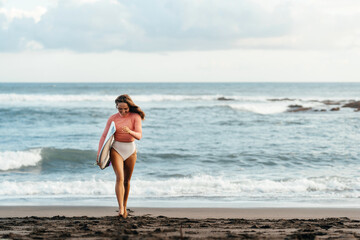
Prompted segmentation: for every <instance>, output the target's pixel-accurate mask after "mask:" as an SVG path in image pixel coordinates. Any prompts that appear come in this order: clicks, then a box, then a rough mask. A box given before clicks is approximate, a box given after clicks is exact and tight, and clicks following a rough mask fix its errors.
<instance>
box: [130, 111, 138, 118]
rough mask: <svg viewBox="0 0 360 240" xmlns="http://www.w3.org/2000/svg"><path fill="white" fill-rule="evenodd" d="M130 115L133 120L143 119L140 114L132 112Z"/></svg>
mask: <svg viewBox="0 0 360 240" xmlns="http://www.w3.org/2000/svg"><path fill="white" fill-rule="evenodd" d="M129 115H130V117H131V118H132V119H141V117H140V115H139V114H138V113H134V112H130V114H129Z"/></svg>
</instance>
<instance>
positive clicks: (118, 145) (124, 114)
mask: <svg viewBox="0 0 360 240" xmlns="http://www.w3.org/2000/svg"><path fill="white" fill-rule="evenodd" d="M115 104H116V108H117V110H118V113H116V114H114V115H112V116H110V118H109V119H108V121H107V124H106V127H105V130H104V133H103V134H102V136H101V139H100V143H99V151H98V156H99V152H100V149H101V146H102V145H103V143H104V141H105V137H106V133H107V132H108V130H109V127H110V124H111V122H112V121H114V122H115V126H116V132H115V141H114V143H113V145H112V148H111V150H110V159H111V163H112V166H113V169H114V172H115V174H116V184H115V193H116V198H117V201H118V204H119V216H121V217H123V218H126V217H127V215H128V213H127V211H126V204H127V199H128V197H129V192H130V179H131V175H132V172H133V170H134V166H135V162H136V157H137V156H136V146H135V143H134V141H135V139H137V140H140V139H141V137H142V128H141V120H144V118H145V113H144V112H143V111H142V110H141V109H140V108H139V107H138V106H137V105H135V103H134V102H133V101H132V100H131V98H130V97H129V96H128V95H126V94H124V95H120V96H119V97H117V98H116V99H115Z"/></svg>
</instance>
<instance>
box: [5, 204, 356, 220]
mask: <svg viewBox="0 0 360 240" xmlns="http://www.w3.org/2000/svg"><path fill="white" fill-rule="evenodd" d="M128 209H130V210H131V212H132V215H133V216H145V215H147V216H152V217H158V216H165V217H172V218H174V217H177V218H194V219H195V218H196V219H205V218H244V219H293V218H299V219H319V218H339V217H346V218H350V219H356V220H360V208H151V207H128ZM116 210H117V207H99V206H0V218H11V217H31V216H36V217H53V216H65V217H79V216H87V217H105V216H116V215H117V212H116Z"/></svg>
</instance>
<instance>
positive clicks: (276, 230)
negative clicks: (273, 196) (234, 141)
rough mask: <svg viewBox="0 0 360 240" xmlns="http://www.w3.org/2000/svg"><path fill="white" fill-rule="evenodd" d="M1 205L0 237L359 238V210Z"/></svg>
mask: <svg viewBox="0 0 360 240" xmlns="http://www.w3.org/2000/svg"><path fill="white" fill-rule="evenodd" d="M116 214H117V213H116V208H114V207H56V206H51V207H0V239H360V209H349V208H344V209H341V208H337V209H328V208H254V209H251V208H247V209H230V208H171V209H170V208H131V209H130V216H129V217H128V218H127V219H122V218H119V217H117V216H116Z"/></svg>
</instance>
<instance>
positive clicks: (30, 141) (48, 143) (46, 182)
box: [0, 83, 360, 207]
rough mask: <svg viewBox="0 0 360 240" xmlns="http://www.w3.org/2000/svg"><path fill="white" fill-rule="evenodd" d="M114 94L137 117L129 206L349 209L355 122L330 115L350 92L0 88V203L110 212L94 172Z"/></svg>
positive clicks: (106, 177)
mask: <svg viewBox="0 0 360 240" xmlns="http://www.w3.org/2000/svg"><path fill="white" fill-rule="evenodd" d="M125 93H126V94H129V95H130V96H131V97H132V98H133V100H134V102H135V103H136V104H137V105H139V106H140V107H141V108H142V109H143V110H144V112H145V113H146V119H145V121H143V138H142V139H141V140H140V141H136V145H137V149H138V160H137V162H136V166H135V170H134V173H133V177H132V179H131V193H130V197H129V206H143V207H147V206H148V207H163V206H167V207H177V206H178V207H311V206H315V207H329V206H330V207H359V206H360V149H359V143H360V137H359V136H360V135H359V134H360V112H355V111H354V110H355V109H352V108H343V107H342V106H343V105H344V104H346V103H348V102H351V101H357V100H359V97H360V84H359V83H0V205H101V206H104V205H106V206H116V205H117V201H116V198H115V193H114V184H115V175H114V172H113V169H112V168H111V167H109V168H107V169H105V170H100V169H99V167H98V166H94V163H95V159H96V153H97V149H98V143H99V139H100V136H101V134H102V132H103V130H104V127H105V124H106V121H107V119H108V117H109V116H110V115H112V114H114V113H116V108H115V104H114V99H115V98H116V97H117V96H118V95H120V94H125ZM329 103H331V104H332V105H329ZM291 105H298V106H302V107H304V108H311V109H310V110H308V111H299V112H291V111H290V110H294V109H297V108H294V107H291ZM336 107H340V110H339V111H330V110H331V109H332V108H336Z"/></svg>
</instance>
